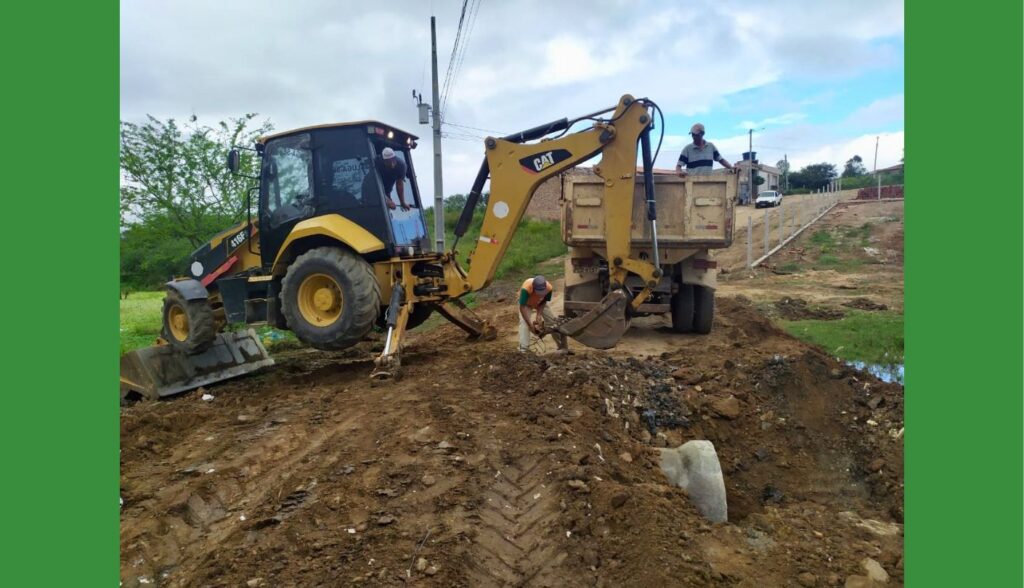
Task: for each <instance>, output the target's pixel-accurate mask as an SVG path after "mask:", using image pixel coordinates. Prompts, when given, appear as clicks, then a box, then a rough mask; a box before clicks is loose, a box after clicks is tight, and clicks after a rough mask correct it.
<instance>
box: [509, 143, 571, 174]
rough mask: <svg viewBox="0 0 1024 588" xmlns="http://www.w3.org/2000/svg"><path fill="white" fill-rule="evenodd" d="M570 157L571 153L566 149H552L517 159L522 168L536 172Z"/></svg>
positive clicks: (532, 172)
mask: <svg viewBox="0 0 1024 588" xmlns="http://www.w3.org/2000/svg"><path fill="white" fill-rule="evenodd" d="M570 157H572V153H569V152H568V151H567V150H565V149H555V150H553V151H548V152H547V153H539V154H537V155H531V156H529V157H524V158H522V159H520V160H519V165H521V166H523V170H525V171H527V172H529V173H531V174H536V173H539V172H542V171H544V170H546V169H548V168H549V167H551V166H553V165H555V164H557V163H561V162H563V161H565V160H566V159H569V158H570Z"/></svg>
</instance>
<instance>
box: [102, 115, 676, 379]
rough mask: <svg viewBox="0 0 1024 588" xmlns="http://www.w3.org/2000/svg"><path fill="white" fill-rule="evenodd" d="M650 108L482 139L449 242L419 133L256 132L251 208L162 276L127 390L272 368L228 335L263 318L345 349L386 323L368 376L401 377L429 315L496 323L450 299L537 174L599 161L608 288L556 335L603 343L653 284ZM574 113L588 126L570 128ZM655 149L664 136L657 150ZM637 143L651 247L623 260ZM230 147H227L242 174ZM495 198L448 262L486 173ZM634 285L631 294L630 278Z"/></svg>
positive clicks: (247, 337)
mask: <svg viewBox="0 0 1024 588" xmlns="http://www.w3.org/2000/svg"><path fill="white" fill-rule="evenodd" d="M655 112H658V113H660V111H659V110H658V108H657V105H656V104H654V103H653V102H652V101H650V100H648V99H643V98H641V99H635V98H633V97H632V96H630V95H625V96H623V97H622V98H621V99H620V100H619V101H618V103H617V104H616V105H615V106H613V107H610V108H607V109H604V110H600V111H597V112H594V113H591V114H587V115H584V116H581V117H578V118H575V119H572V120H570V119H567V118H563V119H561V120H557V121H553V122H550V123H547V124H544V125H540V126H538V127H534V128H532V129H528V130H525V131H522V132H519V133H515V134H513V135H509V136H506V137H501V138H497V137H488V138H487V139H486V140H485V141H484V147H485V152H486V156H485V158H484V161H483V163H482V164H481V166H480V169H479V172H478V173H477V176H476V180H475V181H474V183H473V187H472V189H471V190H470V193H469V196H468V198H467V202H466V205H465V208H464V209H463V211H462V213H461V216H460V218H459V221H458V224H457V226H456V227H455V236H456V239H455V243H454V244H453V245H452V248H451V249H450V250H449V251H447V252H433V251H430V241H429V238H428V236H427V231H426V224H425V222H424V219H423V215H422V206H421V199H420V192H419V188H418V186H417V183H416V174H415V171H414V169H413V165H412V157H411V150H412V149H413V148H414V147H415V146H416V140H417V138H416V137H415V136H413V135H411V134H409V133H406V132H403V131H401V130H399V129H396V128H394V127H391V126H389V125H386V124H382V123H379V122H376V121H363V122H355V123H342V124H330V125H322V126H317V127H307V128H302V129H297V130H292V131H288V132H284V133H279V134H275V135H271V136H267V137H262V138H260V139H259V140H258V142H257V144H256V146H255V151H256V153H257V154H258V156H259V157H260V159H261V164H260V175H259V177H258V178H253V179H254V180H256V185H255V186H254V187H253V188H252V190H250V192H249V195H250V198H249V201H250V207H249V209H250V211H251V210H252V206H251V195H252V193H253V192H255V193H256V194H257V195H258V204H257V207H256V209H257V213H256V218H252V217H251V212H250V218H249V219H247V220H246V221H244V222H242V223H241V224H240V225H238V226H236V227H233V228H231V229H229V230H226V231H224V232H222V233H220V234H219V235H217V236H216V237H214V238H213V239H212V240H211V241H210V242H209V243H208V244H207V245H205V246H203V247H202V248H200V249H199V250H197V251H196V252H195V253H193V254H192V259H191V263H190V266H189V273H190V274H191V275H190V276H189V277H187V278H180V279H176V280H173V281H171V282H169V283H168V284H167V285H166V287H167V297H166V299H165V301H164V309H163V329H162V333H161V335H162V339H163V340H164V341H165V344H162V345H157V346H155V347H150V348H147V349H143V350H139V351H136V352H132V353H129V354H126V355H125V356H124V357H122V362H121V368H122V369H121V389H122V398H124V397H125V396H126V395H128V394H139V395H142V396H145V397H149V398H157V397H160V396H165V395H169V394H174V393H177V392H180V391H183V390H187V389H190V388H195V387H197V386H199V385H202V384H205V383H209V382H213V381H216V380H218V379H224V378H226V377H233V376H235V375H239V374H242V373H246V372H248V371H252V370H253V369H257V368H259V367H262V366H264V365H267V364H269V363H271V362H272V360H271V359H270V358H269V356H268V355H267V353H266V351H265V350H264V349H263V347H262V345H261V344H260V342H259V340H258V339H257V338H256V336H255V335H254V333H253V332H252V331H251V330H250V331H249V332H244V331H242V332H239V331H232V332H224V331H225V327H227V326H229V325H232V324H235V323H249V324H252V323H268V324H270V325H272V326H274V327H277V328H281V329H288V330H290V331H292V332H293V333H294V334H295V335H296V336H297V337H298V338H299V339H300V340H301V341H303V342H305V343H307V344H308V345H310V346H312V347H315V348H318V349H334V350H337V349H344V348H346V347H350V346H352V345H354V344H355V343H357V342H359V341H361V340H363V339H364V337H366V335H367V334H368V333H369V332H370V331H371V330H372V329H373V327H374V325H378V326H380V327H381V328H382V329H384V330H385V332H386V336H385V342H384V350H383V352H382V353H381V354H380V356H379V357H378V358H377V359H376V369H375V371H374V372H373V377H375V378H381V379H386V378H388V377H394V376H396V375H397V374H398V371H399V367H400V361H401V360H400V358H401V350H402V342H403V338H404V335H405V332H406V331H407V330H409V329H413V328H415V327H416V326H418V325H419V324H421V323H423V321H425V320H426V319H427V318H428V317H429V316H430V315H431V314H432V313H433V312H434V311H437V312H438V313H439V314H441V315H442V316H444V317H445V318H447V319H448V320H450V321H452V322H453V323H455V324H456V325H458V326H460V327H461V328H462V329H463V330H465V331H466V332H467V333H468V334H470V335H471V336H473V337H483V338H486V337H493V336H494V333H495V330H494V328H493V327H492V326H491V325H489V324H487V323H486V322H485V321H482V320H479V319H477V318H476V317H474V316H473V314H472V313H471V312H469V311H468V310H467V309H466V307H465V306H464V305H463V304H462V302H461V301H460V297H462V296H464V295H466V294H468V293H470V292H475V291H478V290H480V289H482V288H485V287H486V286H487V285H488V284H489V283H490V282H491V280H492V279H493V278H494V273H495V270H496V269H497V267H498V264H499V262H500V261H501V259H502V257H503V255H504V253H505V251H506V250H507V248H508V246H509V243H510V242H511V240H512V236H513V234H514V233H515V230H516V228H517V227H518V225H519V222H520V220H521V219H522V217H523V213H524V212H525V210H526V207H527V205H528V204H529V202H530V199H531V197H532V196H533V193H534V191H535V190H536V188H537V187H538V186H539V185H540V184H541V183H542V182H544V181H545V180H546V179H548V178H550V177H552V176H554V175H556V174H559V173H561V172H563V171H566V170H568V169H570V168H572V167H573V166H576V165H577V164H580V163H582V162H584V161H587V160H589V159H591V158H594V157H596V156H598V155H600V156H601V161H600V164H599V165H598V166H595V173H596V174H597V175H598V176H599V177H600V178H601V179H602V181H603V200H604V205H603V212H604V222H603V227H604V247H605V253H606V259H607V271H606V273H607V284H608V288H607V295H605V296H604V297H603V299H602V300H601V301H600V303H599V304H596V305H592V306H591V307H589V308H588V310H586V311H585V312H582V313H577V315H576V316H574V317H573V318H571V319H569V320H565V321H563V322H560V323H559V324H556V325H549V326H548V327H549V328H550V329H555V330H558V331H559V332H561V333H563V334H566V335H569V336H571V337H573V338H575V339H576V340H578V341H580V342H581V343H583V344H585V345H588V346H591V347H596V348H602V349H604V348H609V347H611V346H613V345H615V343H616V342H617V341H618V340H619V338H620V337H621V335H622V334H623V332H625V330H626V329H627V327H628V325H629V317H630V313H631V311H632V310H633V309H636V308H638V307H639V306H640V305H641V304H643V303H644V302H645V300H647V299H648V298H649V297H650V296H651V293H652V291H654V289H655V288H657V287H658V285H659V283H661V282H662V277H663V270H662V268H661V267H659V262H658V259H659V256H658V252H657V243H658V238H657V222H656V215H655V210H654V207H655V198H654V182H653V179H652V176H651V173H652V153H651V141H650V134H651V129H652V127H653V124H652V122H653V121H652V116H653V115H654V114H655ZM577 123H586V126H585V127H584V128H582V129H581V130H579V131H577V132H572V133H570V130H571V128H572V127H573V126H575V125H577ZM659 146H660V144H659ZM385 148H389V149H390V152H389V155H390V154H391V153H394V154H395V156H396V157H398V158H400V159H401V161H402V162H403V163H404V164H405V167H406V169H407V173H406V174H405V178H404V179H402V180H400V181H402V182H404V184H403V188H404V194H405V196H406V198H408V199H411V202H410V205H411V208H409V209H405V207H399V206H393V204H394V203H393V201H391V199H390V194H389V192H390V191H391V186H389V185H387V184H388V183H387V182H386V181H384V179H383V178H382V175H381V173H380V171H379V168H378V159H379V157H380V155H381V154H382V153H383V152H384V150H385ZM638 149H639V150H640V152H641V155H642V162H643V167H642V170H643V171H642V173H643V174H644V188H645V200H646V207H647V211H648V214H647V221H648V222H649V223H650V227H649V230H650V234H651V235H652V237H653V244H654V255H653V256H648V255H643V256H639V255H637V256H633V255H631V253H632V251H631V241H630V238H631V225H632V223H633V214H632V211H633V204H634V187H635V185H636V184H637V178H636V177H635V176H636V174H637V173H638V168H637V156H638ZM238 163H239V151H238V149H233V150H232V151H231V153H230V154H229V156H228V167H229V168H231V169H232V171H235V172H237V169H238ZM488 179H490V196H489V198H488V199H487V203H486V211H485V214H484V218H483V224H482V227H481V229H480V234H479V237H478V238H477V241H476V242H475V243H474V244H473V245H474V247H473V250H472V252H471V253H470V254H469V257H468V263H467V265H466V266H465V267H464V266H463V265H462V264H460V263H459V260H458V249H457V247H458V241H459V238H460V237H462V236H464V235H465V234H466V231H467V229H468V228H469V225H470V221H471V220H472V217H473V213H474V210H475V209H476V207H477V206H478V204H479V202H480V197H481V194H482V193H483V190H484V185H485V183H486V182H487V181H488ZM627 278H629V283H630V284H631V285H632V289H630V288H627V287H626V286H625V285H626V284H627ZM637 285H639V288H637V287H636V286H637Z"/></svg>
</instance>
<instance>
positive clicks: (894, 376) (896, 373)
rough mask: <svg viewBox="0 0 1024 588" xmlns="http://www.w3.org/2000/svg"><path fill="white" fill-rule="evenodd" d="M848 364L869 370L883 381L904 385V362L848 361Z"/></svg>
mask: <svg viewBox="0 0 1024 588" xmlns="http://www.w3.org/2000/svg"><path fill="white" fill-rule="evenodd" d="M846 365H847V366H849V367H852V368H853V369H855V370H860V371H862V372H868V373H869V374H871V375H873V376H875V377H876V378H878V379H879V380H882V381H883V382H886V383H889V384H892V383H896V384H899V385H901V386H902V385H903V364H902V363H892V364H883V363H866V362H863V361H848V362H846Z"/></svg>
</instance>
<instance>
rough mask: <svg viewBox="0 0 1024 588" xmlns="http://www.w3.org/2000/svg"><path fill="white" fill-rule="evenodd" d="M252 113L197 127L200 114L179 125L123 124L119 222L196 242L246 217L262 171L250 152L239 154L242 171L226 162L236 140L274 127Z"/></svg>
mask: <svg viewBox="0 0 1024 588" xmlns="http://www.w3.org/2000/svg"><path fill="white" fill-rule="evenodd" d="M255 117H256V115H255V114H246V115H245V116H243V117H240V118H234V119H229V120H227V121H222V122H219V123H217V125H216V126H214V127H209V126H205V125H200V124H199V123H198V122H197V119H196V117H195V116H193V117H192V118H191V119H190V120H189V122H188V123H187V124H186V125H185V126H184V127H181V126H179V125H178V123H177V122H175V121H174V119H169V120H167V121H166V122H164V121H160V120H157V119H156V118H153V117H152V116H151V117H149V118H148V121H147V122H146V123H144V124H135V123H130V122H124V121H122V122H121V177H122V181H121V225H122V229H127V228H130V227H133V226H136V225H140V224H141V225H146V226H148V228H150V229H159V230H160V231H161V232H162V233H163V235H164V237H166V238H168V239H172V240H174V239H185V240H186V241H188V242H189V243H190V244H191V245H193V246H195V247H198V246H199V245H200V244H202V243H204V242H205V241H206V239H208V238H209V237H210V236H211V235H212V234H214V233H216V232H217V231H219V230H222V229H224V228H225V227H226V226H228V225H229V224H231V223H234V222H238V221H240V220H241V219H242V218H243V217H244V216H245V196H246V189H247V188H248V187H249V186H251V185H252V184H253V181H252V180H251V179H249V178H246V177H244V176H253V175H256V174H257V165H258V164H257V163H256V158H255V156H254V154H253V153H252V152H251V151H242V157H241V165H240V168H239V171H240V174H239V175H233V174H231V172H229V171H228V169H227V166H226V161H227V153H228V151H229V150H230V149H231V147H232V146H234V145H239V146H248V145H251V144H252V143H253V141H254V140H255V139H256V138H257V137H258V136H260V135H262V134H265V133H267V132H268V131H269V130H271V128H272V127H271V125H270V123H269V122H263V123H262V124H260V125H259V126H258V127H257V128H251V125H253V124H255V123H254V121H253V119H254V118H255Z"/></svg>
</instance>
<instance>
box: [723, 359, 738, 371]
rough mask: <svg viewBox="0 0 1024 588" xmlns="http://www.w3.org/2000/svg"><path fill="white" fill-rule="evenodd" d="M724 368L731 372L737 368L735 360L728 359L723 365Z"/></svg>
mask: <svg viewBox="0 0 1024 588" xmlns="http://www.w3.org/2000/svg"><path fill="white" fill-rule="evenodd" d="M722 367H724V368H725V369H727V370H731V369H733V368H734V367H736V362H734V361H733V360H731V359H727V360H725V362H724V363H723V364H722Z"/></svg>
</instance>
